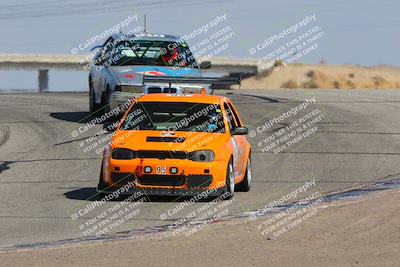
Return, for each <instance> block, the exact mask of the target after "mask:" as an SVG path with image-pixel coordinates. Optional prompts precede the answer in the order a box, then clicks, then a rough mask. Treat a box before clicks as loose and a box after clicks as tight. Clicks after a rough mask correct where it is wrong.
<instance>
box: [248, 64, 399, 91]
mask: <svg viewBox="0 0 400 267" xmlns="http://www.w3.org/2000/svg"><path fill="white" fill-rule="evenodd" d="M280 67H281V66H280ZM242 88H245V89H246V88H248V89H268V88H290V89H293V88H310V89H312V88H326V89H356V88H357V89H364V88H365V89H393V88H400V68H393V67H387V66H378V67H359V66H347V65H305V64H292V65H287V66H284V67H281V68H279V69H277V70H274V71H271V72H268V73H267V74H266V75H260V76H259V77H258V78H256V77H251V78H248V79H246V80H244V81H243V83H242Z"/></svg>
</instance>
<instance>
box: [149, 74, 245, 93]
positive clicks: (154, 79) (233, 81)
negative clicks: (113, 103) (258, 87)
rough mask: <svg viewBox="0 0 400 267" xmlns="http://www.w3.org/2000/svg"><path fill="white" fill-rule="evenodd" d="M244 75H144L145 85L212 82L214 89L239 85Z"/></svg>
mask: <svg viewBox="0 0 400 267" xmlns="http://www.w3.org/2000/svg"><path fill="white" fill-rule="evenodd" d="M241 80H242V77H241V76H239V77H197V76H153V75H143V85H144V84H145V83H168V84H169V87H171V84H175V83H193V84H210V85H211V86H212V91H214V87H215V86H218V85H239V86H240V84H241Z"/></svg>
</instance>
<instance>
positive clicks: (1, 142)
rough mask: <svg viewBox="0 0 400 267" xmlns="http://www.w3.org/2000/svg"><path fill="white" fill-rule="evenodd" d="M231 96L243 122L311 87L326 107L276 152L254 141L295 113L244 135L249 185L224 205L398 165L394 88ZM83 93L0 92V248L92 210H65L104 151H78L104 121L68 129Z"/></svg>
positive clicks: (152, 207) (342, 184) (155, 210)
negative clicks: (302, 136) (304, 134)
mask: <svg viewBox="0 0 400 267" xmlns="http://www.w3.org/2000/svg"><path fill="white" fill-rule="evenodd" d="M228 97H230V98H231V99H232V100H233V101H234V103H235V104H236V106H237V107H238V109H239V112H240V113H241V116H242V118H243V119H244V121H245V124H246V126H248V127H249V128H250V130H256V129H257V127H259V126H260V125H262V124H264V123H265V122H267V121H268V120H269V119H271V118H272V117H274V116H276V115H279V114H281V113H282V112H285V111H288V110H290V109H291V108H292V107H295V106H297V105H299V104H301V103H302V102H303V101H304V100H305V99H309V98H311V97H315V99H316V104H315V105H314V107H313V109H314V108H318V109H319V110H320V111H321V112H323V114H324V118H323V120H322V121H319V122H318V123H317V125H318V131H317V132H316V133H313V134H312V135H310V136H309V137H308V138H307V139H306V140H302V141H300V142H299V143H297V144H296V146H294V147H293V148H290V149H287V150H285V151H282V152H281V153H278V154H274V153H273V152H271V151H269V152H266V153H263V152H261V150H260V148H259V147H258V145H257V144H258V143H259V142H260V141H261V140H262V139H263V138H264V137H265V136H266V135H267V134H270V133H271V132H273V131H274V130H278V129H280V128H282V127H284V126H285V125H288V124H290V123H291V120H292V118H288V119H287V120H286V121H285V123H283V124H282V125H275V126H274V127H273V128H271V129H269V131H268V132H263V133H259V134H257V136H256V137H254V138H250V137H249V139H250V141H251V142H252V146H253V155H252V157H253V184H252V189H251V191H250V192H248V193H242V192H238V193H236V197H235V200H234V201H233V203H232V205H231V207H230V210H229V211H230V213H231V214H235V213H240V212H243V211H250V210H255V209H257V208H261V207H263V206H264V205H266V204H267V203H268V202H269V201H272V200H274V199H279V198H280V197H281V196H282V195H285V194H287V193H289V192H291V191H292V190H294V189H296V188H297V187H299V186H301V185H303V184H304V181H305V180H310V179H315V180H316V183H317V185H316V190H317V191H318V192H320V193H328V192H333V191H340V190H344V189H347V188H352V187H356V186H360V185H366V184H371V183H374V182H375V181H379V180H383V179H388V178H391V177H393V176H396V175H397V174H399V173H400V165H399V160H400V125H399V121H400V115H399V110H400V91H396V90H348V91H346V90H314V89H313V90H257V91H247V90H246V91H244V90H240V91H233V94H229V95H228ZM87 102H88V96H87V93H47V94H39V93H3V94H0V236H1V239H0V249H1V248H5V247H9V246H14V245H22V244H35V243H40V242H49V241H57V240H64V239H70V238H77V237H82V231H81V230H80V229H79V227H78V226H77V225H79V223H83V222H84V221H85V220H88V219H90V218H91V217H90V215H88V216H86V217H84V218H80V219H79V220H78V223H77V222H74V221H73V220H72V219H71V214H73V213H74V212H76V210H77V209H79V207H84V206H86V205H88V204H89V203H90V202H91V201H92V200H87V199H89V198H90V197H92V196H93V195H95V186H96V185H97V181H98V175H99V172H100V164H101V159H100V158H101V155H98V154H96V153H95V151H90V152H86V153H85V152H84V151H83V150H82V148H81V147H80V145H79V144H80V142H82V141H84V140H85V138H87V137H89V136H90V134H93V133H95V132H96V131H99V130H101V129H102V128H103V125H102V124H98V125H96V126H95V128H94V129H92V131H90V133H89V132H87V133H84V134H80V135H78V136H77V137H76V138H74V137H72V136H71V132H73V131H74V130H77V129H78V128H79V127H80V126H82V125H84V124H85V123H86V122H87V119H86V117H87V116H88V115H89V114H88V112H87V110H88V104H87ZM310 111H311V109H310ZM105 205H106V207H107V206H112V205H115V202H109V203H106V204H105ZM175 205H176V203H175V202H171V201H161V200H156V201H152V202H146V203H143V204H142V206H141V208H140V210H141V212H140V213H139V214H138V215H137V216H135V217H134V218H132V219H131V220H129V221H128V222H126V223H124V224H123V225H121V226H120V227H119V228H118V231H124V230H131V229H141V228H144V227H148V226H157V225H165V224H166V222H165V221H162V220H160V214H162V213H164V212H166V211H167V210H169V209H171V207H174V206H175ZM199 205H202V203H196V204H194V205H192V206H191V207H190V208H189V209H188V210H187V211H183V212H184V213H185V212H189V210H193V209H195V208H196V207H198V206H199ZM184 213H178V214H176V217H171V218H169V219H171V220H173V219H175V218H179V217H181V216H184Z"/></svg>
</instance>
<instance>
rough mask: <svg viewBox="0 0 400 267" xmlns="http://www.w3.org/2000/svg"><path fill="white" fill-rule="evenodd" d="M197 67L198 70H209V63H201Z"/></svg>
mask: <svg viewBox="0 0 400 267" xmlns="http://www.w3.org/2000/svg"><path fill="white" fill-rule="evenodd" d="M199 67H200V69H209V68H211V61H202V62H200V66H199Z"/></svg>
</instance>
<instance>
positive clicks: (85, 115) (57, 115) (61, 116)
mask: <svg viewBox="0 0 400 267" xmlns="http://www.w3.org/2000/svg"><path fill="white" fill-rule="evenodd" d="M49 115H50V117H52V118H54V119H57V120H63V121H69V122H77V123H88V122H89V121H90V120H91V119H93V117H92V116H91V115H90V113H89V112H85V111H74V112H51V113H50V114H49Z"/></svg>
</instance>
